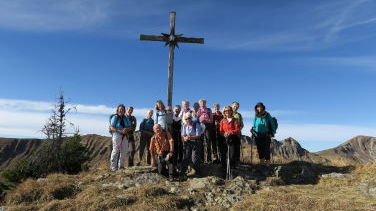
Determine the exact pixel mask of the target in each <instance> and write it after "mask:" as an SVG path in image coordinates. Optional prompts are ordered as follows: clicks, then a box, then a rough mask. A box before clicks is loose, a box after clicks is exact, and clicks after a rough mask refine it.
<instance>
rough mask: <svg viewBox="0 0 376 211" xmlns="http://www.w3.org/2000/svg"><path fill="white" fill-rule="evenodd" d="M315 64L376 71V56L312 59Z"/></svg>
mask: <svg viewBox="0 0 376 211" xmlns="http://www.w3.org/2000/svg"><path fill="white" fill-rule="evenodd" d="M310 60H312V61H313V62H315V63H318V62H319V63H320V64H323V63H324V64H330V65H341V66H355V67H364V68H367V69H366V70H371V71H375V70H376V56H352V57H328V58H313V59H310Z"/></svg>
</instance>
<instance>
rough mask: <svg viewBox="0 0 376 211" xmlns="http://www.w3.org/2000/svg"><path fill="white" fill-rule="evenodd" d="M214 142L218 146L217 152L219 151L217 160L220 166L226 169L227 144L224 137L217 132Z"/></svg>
mask: <svg viewBox="0 0 376 211" xmlns="http://www.w3.org/2000/svg"><path fill="white" fill-rule="evenodd" d="M216 140H217V145H218V151H219V159H220V161H221V164H222V166H223V167H226V159H227V154H226V152H227V143H226V140H225V137H223V136H222V135H221V134H220V132H219V131H218V132H217V133H216Z"/></svg>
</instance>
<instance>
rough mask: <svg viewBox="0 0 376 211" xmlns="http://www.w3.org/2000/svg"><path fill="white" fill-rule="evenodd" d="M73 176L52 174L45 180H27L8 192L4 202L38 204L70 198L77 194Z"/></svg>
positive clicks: (77, 188) (77, 189)
mask: <svg viewBox="0 0 376 211" xmlns="http://www.w3.org/2000/svg"><path fill="white" fill-rule="evenodd" d="M76 183H77V182H76V180H75V179H74V177H73V176H69V175H64V174H52V175H49V176H48V177H47V179H46V180H42V181H37V180H33V179H28V180H26V181H25V182H23V183H21V184H20V185H19V186H17V188H16V189H15V190H14V191H12V192H10V193H9V194H8V195H7V196H6V198H5V201H6V202H7V203H8V204H14V205H16V204H17V205H19V204H22V205H29V204H38V203H43V202H47V201H51V200H55V199H57V200H62V199H66V198H71V197H73V196H74V195H75V194H77V193H78V192H79V190H80V189H79V187H78V186H77V184H76Z"/></svg>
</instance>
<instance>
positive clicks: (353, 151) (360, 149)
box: [316, 136, 376, 164]
mask: <svg viewBox="0 0 376 211" xmlns="http://www.w3.org/2000/svg"><path fill="white" fill-rule="evenodd" d="M316 154H318V155H320V156H321V157H324V158H327V159H329V160H333V159H335V160H343V161H348V162H354V163H361V164H367V163H373V162H375V160H376V137H370V136H357V137H354V138H352V139H350V140H349V141H346V142H345V143H343V144H341V145H339V146H337V147H334V148H331V149H327V150H323V151H320V152H317V153H316Z"/></svg>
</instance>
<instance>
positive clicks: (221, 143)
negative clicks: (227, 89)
mask: <svg viewBox="0 0 376 211" xmlns="http://www.w3.org/2000/svg"><path fill="white" fill-rule="evenodd" d="M213 110H214V113H213V121H214V130H215V133H214V135H215V139H214V141H216V144H217V146H218V147H217V149H218V154H219V155H218V157H219V158H220V159H221V161H222V154H223V152H224V150H225V149H226V143H225V139H224V138H223V136H221V132H220V131H219V125H220V123H221V121H222V119H223V114H222V112H221V111H220V106H219V104H214V105H213Z"/></svg>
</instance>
